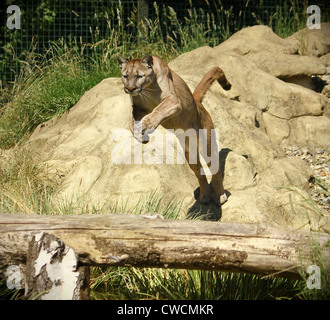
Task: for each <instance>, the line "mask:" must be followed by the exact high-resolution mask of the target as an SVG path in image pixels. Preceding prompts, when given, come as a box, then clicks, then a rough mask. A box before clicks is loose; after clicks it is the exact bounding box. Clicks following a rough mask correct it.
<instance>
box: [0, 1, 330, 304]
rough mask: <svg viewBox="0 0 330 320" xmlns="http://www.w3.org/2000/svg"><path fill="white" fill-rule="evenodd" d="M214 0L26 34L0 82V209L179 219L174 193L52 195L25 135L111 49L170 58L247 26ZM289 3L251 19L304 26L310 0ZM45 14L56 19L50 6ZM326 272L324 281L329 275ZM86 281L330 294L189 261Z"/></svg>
mask: <svg viewBox="0 0 330 320" xmlns="http://www.w3.org/2000/svg"><path fill="white" fill-rule="evenodd" d="M214 3H215V5H216V6H217V10H216V15H212V14H210V13H207V12H204V11H202V10H195V9H193V8H191V10H189V11H188V12H187V16H186V17H185V18H184V19H183V20H179V19H178V17H177V14H176V12H175V11H174V10H173V9H172V8H171V7H158V6H157V5H156V4H155V5H154V10H155V17H154V19H145V20H144V21H138V19H137V12H136V10H135V11H134V10H133V11H132V12H131V15H130V17H129V19H128V22H127V25H123V23H118V24H116V25H111V23H110V22H111V21H113V18H114V17H116V19H117V21H124V19H123V8H122V5H121V2H120V1H118V2H116V3H115V7H114V9H113V10H112V11H110V12H108V13H107V14H106V19H108V22H109V35H108V37H107V38H101V36H100V32H99V31H98V30H91V36H92V41H91V43H82V41H81V40H80V39H76V38H67V39H59V40H57V41H54V42H51V43H49V48H47V51H46V52H45V53H44V54H40V53H38V52H37V50H36V44H35V43H31V47H30V50H29V51H28V52H26V53H25V59H24V63H23V64H24V68H22V72H21V74H20V75H19V76H18V77H17V79H16V81H15V83H14V84H13V85H12V86H8V87H5V88H1V96H0V212H8V213H12V212H21V213H26V214H102V213H105V212H106V213H112V212H116V213H120V212H122V213H134V214H140V213H143V212H146V211H149V212H150V211H153V212H157V213H159V214H161V215H163V216H164V217H165V218H168V219H180V218H181V217H180V201H178V200H176V199H173V200H172V201H171V202H169V203H166V202H164V200H163V199H162V195H160V194H157V193H154V194H152V195H150V196H149V197H147V198H142V199H141V200H140V202H139V203H137V204H136V205H135V206H133V207H129V206H127V204H125V203H112V202H111V201H109V203H106V204H102V205H99V204H93V203H91V202H90V201H89V200H88V199H85V198H84V197H80V196H79V195H77V198H76V199H73V200H72V201H71V202H68V203H61V202H58V201H56V199H55V198H54V197H53V195H54V191H55V190H56V187H57V185H56V179H53V178H52V177H50V176H49V174H48V173H47V170H46V169H47V168H43V167H41V166H40V164H38V154H32V153H31V150H29V148H28V146H23V144H22V142H24V139H25V138H26V137H27V136H28V135H29V134H30V133H31V132H32V130H33V129H35V127H36V126H37V125H39V124H40V123H42V122H45V121H47V120H49V119H51V118H52V117H54V116H55V117H59V116H60V115H62V114H63V112H65V111H66V110H68V109H69V108H71V107H72V106H73V105H74V104H76V103H77V101H78V100H79V99H80V97H81V96H82V95H83V93H84V92H85V91H86V90H88V89H90V88H91V87H93V86H95V85H96V84H97V83H99V82H100V81H101V80H102V79H104V78H107V77H111V76H118V75H119V70H118V67H117V61H116V57H117V54H119V53H120V54H122V55H124V56H134V57H137V56H139V57H141V56H143V55H145V54H147V53H150V52H152V53H153V54H155V55H158V56H161V57H162V58H163V59H164V60H166V61H170V60H172V59H173V58H175V57H176V56H178V55H180V54H181V53H184V52H187V51H190V50H192V49H195V48H197V47H200V46H204V45H210V46H215V45H218V44H219V43H221V42H222V41H224V40H225V39H227V38H228V37H229V36H230V35H231V34H232V33H233V32H235V31H237V30H239V29H241V28H242V27H244V26H245V24H244V22H245V18H246V13H245V12H240V13H239V16H238V17H236V16H235V19H233V15H234V13H233V10H232V8H231V9H229V10H228V9H227V10H225V9H224V7H223V6H222V4H221V1H219V2H214ZM246 3H248V1H246ZM285 6H286V7H285ZM285 6H284V7H278V10H277V12H276V13H274V14H271V15H269V16H268V17H267V19H266V20H264V21H262V20H261V18H260V17H259V16H257V15H254V17H255V22H256V23H260V24H266V25H269V26H271V27H272V28H273V30H274V31H275V32H277V33H278V34H279V35H280V36H282V37H286V36H289V35H291V34H292V33H293V32H295V31H297V30H299V29H301V28H303V27H304V26H305V21H306V17H305V15H304V12H306V10H305V7H306V2H305V4H304V5H303V6H302V5H301V4H299V5H298V3H297V1H295V0H290V1H287V2H286V4H285ZM292 17H294V19H292ZM236 18H237V19H236ZM49 19H50V21H51V20H52V14H50V15H49ZM233 21H234V22H233ZM235 21H237V22H235ZM132 30H134V32H132ZM11 52H12V53H13V52H14V51H11ZM13 55H14V53H13ZM5 149H8V150H5ZM322 275H323V277H328V276H329V272H327V271H326V270H322ZM322 281H325V282H323V283H329V282H328V281H329V279H328V278H327V279H325V280H324V279H323V280H322ZM91 287H92V294H91V296H92V298H94V299H314V298H329V292H326V291H324V290H306V282H305V281H302V282H299V281H293V280H287V279H278V278H262V277H260V276H255V275H247V274H231V273H221V272H206V271H189V270H163V269H135V268H92V276H91ZM320 292H321V293H320ZM20 297H21V293H20V292H18V291H9V290H8V289H7V288H6V285H5V282H4V281H2V282H0V298H5V299H8V298H15V299H17V298H20Z"/></svg>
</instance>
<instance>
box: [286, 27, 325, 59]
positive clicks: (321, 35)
mask: <svg viewBox="0 0 330 320" xmlns="http://www.w3.org/2000/svg"><path fill="white" fill-rule="evenodd" d="M329 34H330V23H329V22H327V23H321V29H308V28H305V29H302V30H300V31H298V32H296V33H294V34H293V35H292V36H290V37H288V38H286V39H284V40H285V42H287V45H295V46H296V47H297V49H298V53H299V54H301V55H306V56H309V55H312V56H316V57H320V56H323V55H325V54H328V53H329V51H330V37H329Z"/></svg>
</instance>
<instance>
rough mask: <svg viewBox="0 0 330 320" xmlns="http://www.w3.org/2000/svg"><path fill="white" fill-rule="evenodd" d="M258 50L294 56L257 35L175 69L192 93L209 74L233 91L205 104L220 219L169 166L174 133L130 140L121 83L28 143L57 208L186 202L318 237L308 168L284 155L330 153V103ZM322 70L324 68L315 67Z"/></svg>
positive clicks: (215, 92)
mask: <svg viewBox="0 0 330 320" xmlns="http://www.w3.org/2000/svg"><path fill="white" fill-rule="evenodd" d="M259 29H260V30H259ZM249 30H250V31H249ZM256 30H258V32H257V33H256V34H257V35H258V37H257V38H256V39H255V37H254V34H255V33H254V32H255V31H256ZM244 39H245V40H244ZM267 39H269V42H267ZM237 41H238V42H237ZM260 41H263V43H262V44H260V43H259V42H260ZM265 41H266V43H265ZM239 42H241V44H244V45H246V46H247V48H249V50H250V51H249V54H247V51H246V49H244V48H242V46H241V47H240V46H239ZM262 48H266V49H267V52H268V53H271V52H273V54H274V55H275V56H276V52H277V50H280V51H281V54H283V55H289V54H290V53H292V52H295V51H294V49H292V46H291V45H290V44H288V42H287V41H286V40H283V39H281V38H279V37H277V36H276V35H274V34H273V33H272V32H271V30H270V29H269V28H267V27H264V26H261V27H260V28H256V27H253V28H247V29H244V30H242V31H241V32H240V33H238V34H236V35H234V36H233V37H232V38H230V39H229V40H227V41H226V42H224V43H223V44H221V45H219V46H218V47H215V48H210V47H202V48H198V49H196V50H193V51H191V52H188V53H185V54H183V55H181V56H179V57H178V58H177V59H175V60H174V61H172V62H171V63H170V67H171V68H172V69H173V70H174V71H176V72H177V73H178V74H179V75H180V76H182V77H183V79H184V80H185V81H186V82H187V84H188V86H189V87H190V88H191V90H193V89H194V88H195V87H196V85H197V84H198V82H199V81H200V79H201V78H202V76H203V75H204V74H205V73H206V71H207V70H208V69H210V68H211V67H213V66H220V67H221V68H222V69H223V70H224V72H225V74H226V76H227V78H228V80H229V81H230V82H231V84H232V89H231V90H229V91H225V90H223V89H222V88H221V87H220V86H219V85H218V84H217V83H215V84H213V86H212V88H211V89H210V91H209V92H208V93H207V95H206V97H205V99H204V102H203V103H204V106H205V107H206V109H207V110H208V111H209V112H210V114H211V116H212V118H213V121H214V124H215V128H216V129H217V130H219V155H220V167H221V169H222V171H223V172H224V186H225V189H226V191H227V194H228V196H229V200H228V202H227V203H226V204H224V205H223V206H222V208H221V209H219V208H217V207H215V206H213V205H208V206H203V205H200V204H199V203H198V202H197V201H196V199H195V196H196V194H197V192H198V190H197V189H198V182H197V179H196V178H195V176H194V174H193V173H192V171H191V170H190V168H189V166H188V165H187V164H186V163H184V164H180V163H177V161H174V162H173V161H172V160H171V159H172V155H173V154H174V159H176V156H178V157H179V158H180V156H182V152H181V151H180V150H179V149H178V147H177V143H176V138H175V137H174V135H173V133H171V132H170V131H168V130H165V129H164V128H161V127H160V128H158V129H157V130H156V131H155V132H154V133H153V134H152V135H151V136H152V140H151V141H150V142H149V143H148V144H146V145H141V144H139V143H137V142H136V141H135V140H134V138H133V137H132V135H131V133H130V132H129V130H128V116H129V112H130V99H129V97H128V96H127V95H126V94H124V93H123V89H122V84H121V81H120V79H117V78H109V79H105V80H103V81H102V82H101V83H99V84H98V85H97V86H95V87H94V88H92V89H91V90H89V91H87V92H86V93H85V94H84V96H83V97H82V98H81V99H80V101H79V102H78V103H77V104H76V105H75V106H74V107H73V108H72V109H71V110H69V111H68V112H67V113H66V114H64V115H63V116H62V117H61V118H60V119H59V120H55V119H54V120H51V121H49V122H48V123H44V124H42V125H40V126H39V127H38V128H37V129H36V130H35V132H34V133H33V134H32V136H31V137H30V139H29V143H30V144H32V145H34V146H35V147H36V148H38V149H39V153H42V154H44V164H45V165H47V166H48V168H49V172H50V174H54V176H56V177H57V179H58V182H59V188H58V190H57V192H56V194H55V196H56V199H57V200H58V201H65V200H67V199H69V200H70V199H74V198H77V196H79V197H85V198H86V199H88V200H89V201H92V202H93V203H94V204H104V203H107V202H112V203H118V205H120V204H122V205H126V206H129V205H130V204H132V205H133V204H134V203H135V204H136V203H137V202H138V201H139V200H140V199H141V198H143V197H149V196H151V195H152V194H153V193H154V192H156V191H157V192H158V193H159V194H163V199H164V200H165V201H170V200H173V199H177V200H178V201H182V214H183V215H189V214H191V215H196V214H204V215H205V217H207V218H210V219H221V221H235V222H263V223H269V224H274V225H283V226H291V227H294V228H301V227H304V228H309V227H311V226H312V228H314V229H317V228H318V227H319V226H320V224H324V223H325V222H324V221H323V218H322V216H320V215H319V214H318V213H317V212H316V211H315V210H313V209H311V208H312V205H311V203H309V202H308V201H306V198H307V197H306V192H307V190H308V187H309V179H310V178H311V176H312V175H313V172H312V171H311V169H310V168H309V167H308V166H307V164H305V162H303V161H302V160H300V159H297V158H286V157H285V154H284V153H283V151H282V146H283V145H297V144H300V145H306V144H309V145H313V146H317V145H323V146H325V147H327V146H329V141H328V139H326V137H327V136H328V135H329V128H330V123H329V121H330V120H329V118H328V113H327V112H328V111H327V110H328V109H327V108H329V101H328V99H327V98H326V97H324V96H322V95H321V94H319V93H316V92H314V91H312V90H310V89H307V88H305V87H302V86H300V85H297V84H292V83H287V82H285V81H282V80H280V79H278V78H277V76H279V75H278V74H274V72H272V71H271V70H270V65H271V64H272V61H271V59H270V55H268V53H267V55H265V56H266V57H267V59H268V62H269V63H268V64H267V63H261V62H260V57H261V55H260V53H258V51H260V50H263V49H262ZM275 49H276V50H275ZM240 50H241V51H240ZM250 54H254V56H251V55H250ZM249 55H250V57H249ZM257 55H259V58H258V59H256V58H255V57H256V56H257ZM290 57H291V56H290ZM297 57H299V56H297ZM290 59H291V58H290ZM299 59H300V58H299ZM288 61H291V60H288ZM300 61H305V60H301V59H300ZM309 61H312V60H309ZM313 61H314V60H313ZM305 62H306V61H305ZM281 63H283V61H282V62H281ZM266 65H267V66H268V67H266ZM316 65H317V66H316V67H315V68H318V67H320V64H319V61H317V63H316ZM267 68H268V69H267ZM288 68H289V67H288ZM283 69H284V67H283ZM321 69H322V66H321V67H320V70H321ZM274 70H275V69H274ZM297 70H298V68H296V70H295V71H294V72H297ZM306 70H307V69H306ZM322 70H323V69H322ZM322 70H321V71H322ZM305 72H309V73H311V72H314V71H305ZM322 72H323V71H322ZM306 133H307V134H306ZM306 212H307V213H308V214H306Z"/></svg>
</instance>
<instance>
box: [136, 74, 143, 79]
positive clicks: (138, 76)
mask: <svg viewBox="0 0 330 320" xmlns="http://www.w3.org/2000/svg"><path fill="white" fill-rule="evenodd" d="M141 78H143V76H142V75H140V74H137V75H136V76H135V79H141Z"/></svg>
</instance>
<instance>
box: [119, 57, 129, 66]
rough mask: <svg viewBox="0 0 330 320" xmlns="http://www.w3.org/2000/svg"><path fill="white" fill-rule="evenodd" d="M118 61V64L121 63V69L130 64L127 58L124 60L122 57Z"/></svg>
mask: <svg viewBox="0 0 330 320" xmlns="http://www.w3.org/2000/svg"><path fill="white" fill-rule="evenodd" d="M117 60H118V63H119V67H120V68H122V67H123V65H124V64H125V63H127V62H128V60H127V59H125V58H123V57H122V56H118V58H117Z"/></svg>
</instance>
